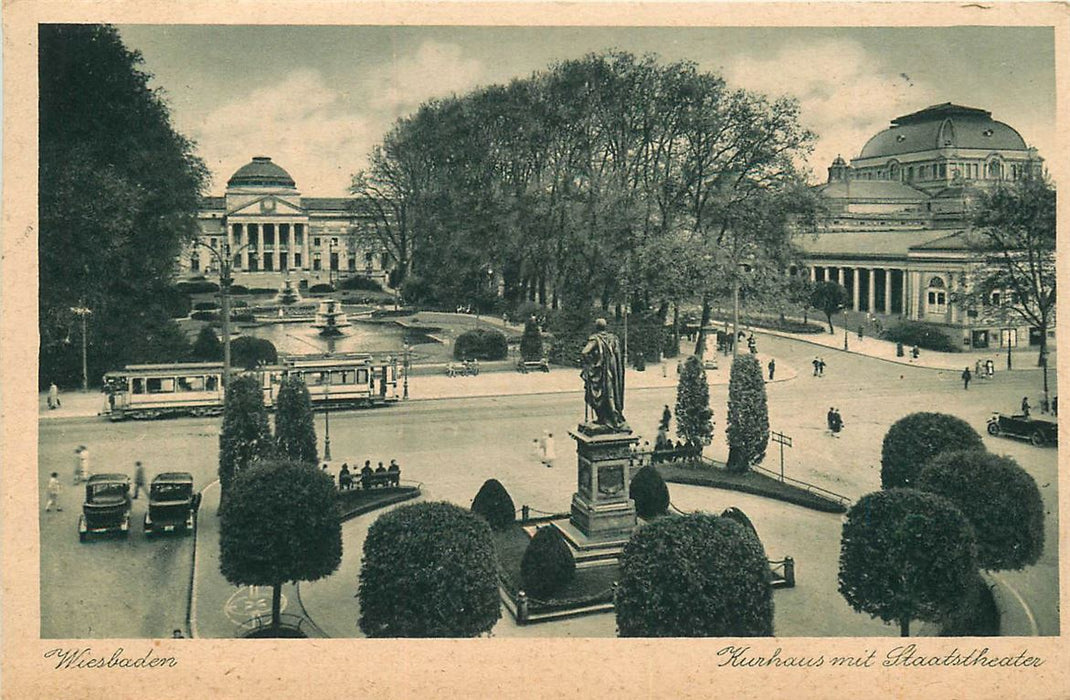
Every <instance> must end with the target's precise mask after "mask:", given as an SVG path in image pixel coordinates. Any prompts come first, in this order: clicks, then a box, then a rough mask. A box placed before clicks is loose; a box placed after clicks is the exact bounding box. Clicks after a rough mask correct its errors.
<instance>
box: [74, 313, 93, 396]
mask: <svg viewBox="0 0 1070 700" xmlns="http://www.w3.org/2000/svg"><path fill="white" fill-rule="evenodd" d="M71 313H74V314H77V315H78V316H81V318H82V391H89V363H88V361H87V358H88V355H87V351H86V345H87V341H86V332H87V326H86V319H87V318H88V317H89V316H91V315H92V314H93V311H92V310H91V309H89V308H87V307H85V306H72V307H71Z"/></svg>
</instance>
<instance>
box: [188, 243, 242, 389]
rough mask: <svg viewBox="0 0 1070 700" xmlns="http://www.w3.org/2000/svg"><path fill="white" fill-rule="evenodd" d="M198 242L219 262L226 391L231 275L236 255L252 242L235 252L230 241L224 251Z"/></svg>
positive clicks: (228, 372)
mask: <svg viewBox="0 0 1070 700" xmlns="http://www.w3.org/2000/svg"><path fill="white" fill-rule="evenodd" d="M196 244H197V245H199V246H201V247H202V248H205V249H206V250H208V251H210V252H211V253H212V256H213V257H214V258H215V259H216V262H217V263H218V264H219V306H220V314H222V325H223V328H222V331H223V390H224V391H226V388H227V385H228V384H229V383H230V285H232V284H233V283H234V277H233V276H232V275H231V265H232V263H233V261H234V256H236V255H237V254H238V253H240V252H242V251H243V250H245V249H246V248H248V247H249V246H250V245H252V244H251V243H246V244H245V245H243V246H242V247H240V248H238V249H237V250H236V251H234V252H233V253H231V252H230V244H229V243H223V245H222V248H223V251H222V252H220V251H218V250H216V249H215V248H213V247H212V246H210V245H208V244H207V243H204V242H203V241H197V242H196Z"/></svg>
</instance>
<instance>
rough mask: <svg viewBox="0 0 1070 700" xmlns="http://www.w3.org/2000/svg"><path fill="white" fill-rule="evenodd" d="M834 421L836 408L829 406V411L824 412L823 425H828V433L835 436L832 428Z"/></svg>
mask: <svg viewBox="0 0 1070 700" xmlns="http://www.w3.org/2000/svg"><path fill="white" fill-rule="evenodd" d="M835 422H836V410H835V409H834V408H832V407H831V406H829V412H828V413H826V414H825V425H826V426H827V427H828V431H829V435H832V436H835V433H834V432H833V430H832V426H833V424H834V423H835Z"/></svg>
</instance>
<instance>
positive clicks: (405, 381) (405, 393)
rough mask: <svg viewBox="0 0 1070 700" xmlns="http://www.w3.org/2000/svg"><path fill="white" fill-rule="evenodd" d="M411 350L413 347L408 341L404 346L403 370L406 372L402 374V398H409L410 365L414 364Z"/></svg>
mask: <svg viewBox="0 0 1070 700" xmlns="http://www.w3.org/2000/svg"><path fill="white" fill-rule="evenodd" d="M410 352H412V348H411V347H409V344H408V343H405V344H404V345H403V346H402V357H401V371H402V372H403V373H404V375H403V376H402V384H401V391H402V393H401V398H402V399H403V400H408V398H409V367H411V366H412V357H411V356H410V354H409V353H410Z"/></svg>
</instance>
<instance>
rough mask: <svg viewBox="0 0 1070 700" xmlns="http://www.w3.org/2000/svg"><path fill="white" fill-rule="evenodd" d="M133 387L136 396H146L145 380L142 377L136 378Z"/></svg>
mask: <svg viewBox="0 0 1070 700" xmlns="http://www.w3.org/2000/svg"><path fill="white" fill-rule="evenodd" d="M133 387H134V388H133V392H134V393H135V394H144V393H145V380H144V379H142V378H141V377H135V378H134V381H133Z"/></svg>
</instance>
